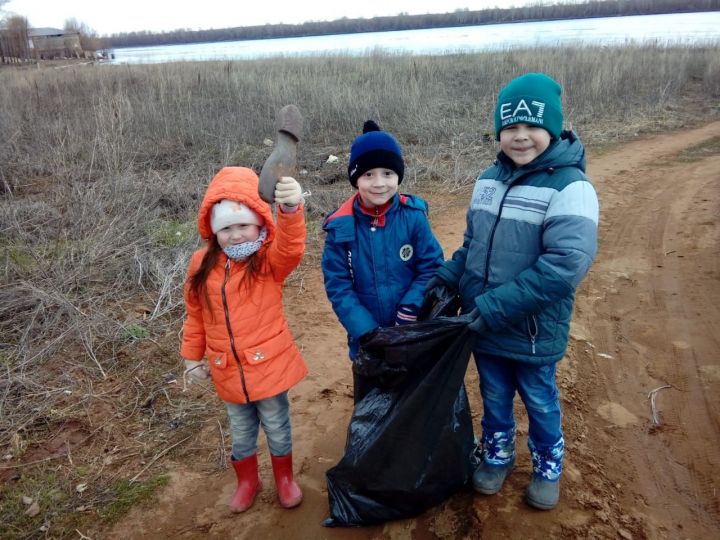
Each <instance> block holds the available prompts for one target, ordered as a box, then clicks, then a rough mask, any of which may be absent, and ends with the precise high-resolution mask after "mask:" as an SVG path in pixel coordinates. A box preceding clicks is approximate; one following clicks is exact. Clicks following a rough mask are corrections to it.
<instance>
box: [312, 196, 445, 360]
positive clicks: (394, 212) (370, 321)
mask: <svg viewBox="0 0 720 540" xmlns="http://www.w3.org/2000/svg"><path fill="white" fill-rule="evenodd" d="M427 210H428V208H427V203H426V202H425V201H424V200H422V199H420V198H419V197H415V196H413V195H398V194H396V195H395V196H394V198H393V202H392V204H391V206H390V208H389V209H388V210H387V212H386V213H385V225H384V226H383V227H374V226H372V219H373V218H372V217H371V216H368V215H366V214H363V213H362V212H361V211H360V208H359V206H358V202H357V195H355V196H353V197H351V198H350V199H349V200H347V201H346V202H345V203H344V204H343V205H342V206H340V208H338V209H337V210H336V211H335V212H333V213H332V214H330V215H329V216H328V217H327V218H326V219H325V222H324V223H323V230H324V231H325V232H327V237H326V238H325V248H324V250H323V256H322V269H323V276H324V279H325V291H326V292H327V295H328V298H329V299H330V303H331V304H332V307H333V309H334V310H335V314H336V315H337V316H338V319H340V323H341V324H342V325H343V326H344V327H345V330H346V331H347V333H348V346H349V349H350V359H352V360H354V359H355V357H356V356H357V351H358V345H359V344H358V339H359V338H360V336H362V335H364V334H366V333H368V332H370V331H372V330H374V329H376V328H378V327H380V326H392V325H394V324H395V314H396V313H397V309H398V307H400V306H410V307H412V308H414V309H419V308H420V306H421V305H422V301H423V295H424V291H425V287H426V285H427V282H428V281H429V280H430V278H431V277H432V276H433V275H434V274H435V271H436V270H437V269H438V268H439V267H440V265H442V263H443V252H442V248H441V247H440V244H439V243H438V241H437V239H436V238H435V236H434V235H433V233H432V231H431V229H430V223H429V222H428V219H427Z"/></svg>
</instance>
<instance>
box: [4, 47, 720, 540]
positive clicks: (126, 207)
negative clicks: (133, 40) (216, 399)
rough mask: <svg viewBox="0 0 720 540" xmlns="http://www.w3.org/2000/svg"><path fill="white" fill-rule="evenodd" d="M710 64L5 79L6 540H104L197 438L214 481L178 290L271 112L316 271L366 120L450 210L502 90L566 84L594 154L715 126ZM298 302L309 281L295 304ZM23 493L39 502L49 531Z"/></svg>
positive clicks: (417, 183)
mask: <svg viewBox="0 0 720 540" xmlns="http://www.w3.org/2000/svg"><path fill="white" fill-rule="evenodd" d="M719 49H720V47H718V46H716V47H710V48H702V49H701V48H678V47H673V48H664V47H660V46H643V47H637V46H627V47H622V48H593V47H587V48H578V49H562V50H547V49H545V50H509V51H505V52H500V53H488V54H473V55H452V56H442V57H405V56H387V55H381V54H372V55H368V56H365V57H359V58H347V57H338V56H327V57H319V58H301V59H278V60H262V61H242V62H230V63H228V62H225V63H217V62H211V63H187V64H167V65H153V66H76V67H71V68H68V69H63V70H53V69H42V70H36V71H32V70H12V69H3V70H0V141H2V142H0V186H1V187H0V245H1V246H2V256H1V257H0V272H2V286H1V287H0V313H1V317H0V338H1V339H0V369H1V370H2V377H0V418H2V423H1V424H0V456H5V459H4V460H3V461H2V462H1V463H0V503H1V504H0V506H2V508H3V510H2V512H0V523H3V525H2V526H0V536H2V537H3V538H5V537H9V538H11V537H26V536H29V535H30V536H31V535H33V534H35V533H37V531H38V530H39V527H41V526H45V525H47V526H48V527H52V531H53V532H52V535H53V536H55V537H62V536H71V535H73V534H75V533H74V532H73V530H74V529H75V528H77V529H79V530H81V531H83V532H86V533H87V531H88V530H89V529H87V527H91V528H92V527H95V530H97V527H99V526H100V525H98V524H103V523H109V522H111V521H112V518H109V517H107V516H109V515H115V514H114V513H112V512H110V503H111V502H113V501H118V500H123V501H125V500H128V499H127V498H123V497H124V495H121V493H125V494H127V492H128V490H129V491H130V492H131V494H138V495H137V497H138V498H139V497H140V496H141V495H142V496H144V494H145V492H144V491H142V490H137V492H136V491H133V490H130V489H129V488H128V485H129V484H127V482H128V481H129V480H130V479H132V478H134V477H135V476H137V475H138V474H140V476H139V478H137V481H139V482H149V483H148V484H147V485H148V486H150V487H152V486H154V485H157V484H158V482H159V480H157V474H158V472H157V471H159V470H161V469H162V465H161V464H162V462H163V460H164V459H167V458H172V457H173V456H174V455H176V454H177V453H183V452H187V451H188V448H189V447H192V448H193V449H194V450H197V445H198V444H200V443H198V442H196V441H199V440H210V441H212V442H211V443H205V444H206V446H207V447H204V448H203V450H204V455H207V456H209V457H208V462H207V466H208V467H210V468H216V469H219V468H221V467H223V466H224V463H225V462H224V458H225V454H224V452H225V443H226V441H227V438H226V435H225V433H224V429H223V427H222V425H221V424H219V423H218V416H217V412H216V411H215V407H214V404H213V403H211V402H210V401H208V400H207V399H206V397H207V396H208V395H209V393H206V391H205V390H202V389H197V388H196V389H194V390H191V391H190V392H184V393H183V392H182V391H181V386H182V385H181V384H178V382H177V380H176V376H177V374H178V372H179V371H178V368H179V361H178V360H179V359H178V357H177V354H176V351H177V346H178V331H179V329H180V325H181V319H182V316H183V309H182V297H181V285H182V280H183V277H184V273H185V265H186V262H187V260H188V257H189V255H190V253H191V252H192V250H193V249H195V248H196V247H197V246H198V239H197V235H196V233H195V228H194V227H195V225H194V223H195V213H196V210H197V207H198V203H199V200H200V198H201V197H202V194H203V191H204V187H205V185H206V184H207V182H208V181H209V179H210V178H211V177H212V175H213V174H214V173H215V172H216V171H217V169H219V168H220V167H221V166H223V165H231V164H242V165H246V166H251V167H254V168H255V169H256V170H259V168H260V166H261V165H262V163H263V161H264V159H265V158H266V157H267V155H268V154H269V152H270V149H269V148H268V147H266V146H264V145H263V144H262V141H263V139H265V138H266V137H268V136H270V137H272V135H273V120H274V113H275V111H276V110H277V109H278V108H279V107H280V106H282V105H284V104H287V103H296V104H298V105H299V106H300V108H301V110H302V111H303V113H304V115H305V118H306V137H305V140H304V141H303V144H302V146H301V149H300V153H299V160H300V166H301V168H302V169H303V170H304V173H303V174H302V175H301V176H300V181H301V183H302V184H303V185H304V187H305V188H306V189H310V190H311V191H312V193H313V195H312V197H310V199H309V200H308V209H309V211H310V212H309V213H310V220H309V229H310V231H311V235H310V239H311V245H310V251H311V253H310V256H309V257H308V258H307V259H306V262H305V264H318V261H317V257H316V256H314V255H313V251H315V252H316V251H317V247H318V246H319V244H320V242H321V234H320V232H319V226H318V223H319V219H320V216H322V215H323V214H324V213H326V212H327V211H329V210H330V209H332V208H334V207H336V206H337V205H338V204H339V202H340V201H341V200H343V199H344V198H345V197H347V196H348V195H349V194H350V188H349V184H348V183H347V181H346V172H345V167H346V163H347V152H348V147H349V143H350V142H351V141H352V139H353V138H354V137H355V136H357V135H358V133H359V131H360V129H361V126H362V122H363V121H364V120H365V119H367V118H374V119H376V120H377V121H378V122H379V123H380V125H381V126H383V127H385V128H386V129H388V130H389V131H391V132H393V133H395V134H396V135H397V137H398V138H399V140H400V141H401V143H402V145H403V147H404V151H405V154H406V160H407V164H408V169H407V173H406V181H405V182H404V183H403V187H404V188H405V189H406V190H408V191H414V192H420V193H422V192H423V191H425V192H427V191H430V190H433V189H442V190H444V191H450V190H453V189H459V188H462V187H463V186H467V185H468V183H470V182H472V181H473V180H474V178H475V175H476V174H477V173H478V171H479V170H480V169H481V168H482V167H483V166H484V165H485V164H487V162H488V161H489V159H490V158H491V157H492V155H493V154H494V152H495V146H494V142H493V140H492V139H493V136H492V132H493V127H492V111H493V107H494V101H495V97H496V95H497V92H498V90H499V88H500V87H501V86H502V84H504V83H505V82H507V81H508V80H509V79H510V78H512V77H514V76H516V75H519V74H521V73H523V72H527V71H544V72H547V73H549V74H551V75H553V76H554V77H555V78H557V79H558V80H559V81H560V82H561V83H562V84H563V86H564V88H565V91H566V99H565V106H566V124H567V125H569V126H571V127H573V128H574V129H575V130H576V131H578V132H579V133H580V134H581V136H582V137H583V139H584V140H585V142H586V143H587V144H588V145H589V146H590V147H591V148H599V147H601V146H602V145H606V144H612V143H617V142H621V141H623V140H626V139H628V138H630V137H634V136H636V135H637V134H639V133H642V132H645V131H657V130H664V129H668V128H678V127H682V126H683V125H687V124H688V123H690V122H694V121H701V120H708V119H712V118H717V117H718V112H719V111H718V109H717V103H718V99H717V98H718V95H720V64H719V63H718V60H717V59H718V58H720V54H719V52H720V50H719ZM703 97H704V98H705V99H702V98H703ZM688 103H692V105H693V108H692V109H691V108H689V107H688V106H687V104H688ZM330 154H334V155H337V156H339V157H340V160H339V162H338V163H334V164H326V163H325V160H326V158H327V156H328V155H330ZM301 283H302V269H301V270H300V271H299V272H298V273H297V274H296V275H295V277H294V279H293V280H292V281H291V283H290V286H291V287H298V286H301ZM198 432H199V433H200V434H201V435H197V433H198ZM191 435H192V436H193V437H192V438H191V439H189V442H188V441H185V439H186V438H187V437H190V436H191ZM182 441H185V442H182ZM181 442H182V443H181ZM193 445H194V446H193ZM163 451H166V453H164V454H161V452H163ZM153 460H154V461H153ZM48 463H51V464H52V465H53V472H52V474H44V473H43V471H44V470H46V469H44V468H43V467H45V465H47V464H48ZM148 465H149V467H148ZM146 467H147V469H146ZM78 484H87V486H88V488H87V489H86V490H83V491H82V492H81V493H80V492H78V491H77V490H76V489H75V488H76V486H77V485H78ZM143 485H144V484H143ZM133 489H134V488H133ZM47 493H50V494H51V495H52V494H55V495H52V497H51V496H50V495H47ZM22 495H26V496H28V497H31V498H35V499H37V500H40V502H41V504H40V507H41V512H40V514H39V515H38V516H37V517H33V518H32V519H31V518H28V516H26V515H25V514H24V513H23V512H22V508H21V507H19V506H18V503H17V501H18V500H19V498H20V497H21V496H22ZM130 500H135V499H133V497H130ZM78 507H82V508H83V510H80V511H79V510H77V508H78ZM113 508H115V507H113ZM120 508H124V507H123V506H122V505H121V506H120ZM118 512H120V510H118ZM33 531H34V532H33Z"/></svg>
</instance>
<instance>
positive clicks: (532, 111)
mask: <svg viewBox="0 0 720 540" xmlns="http://www.w3.org/2000/svg"><path fill="white" fill-rule="evenodd" d="M560 94H562V87H561V86H560V85H559V84H558V83H557V82H556V81H555V80H553V79H551V78H550V77H548V76H547V75H545V74H543V73H526V74H525V75H521V76H520V77H517V78H516V79H513V80H512V81H510V82H509V83H508V84H507V86H506V87H505V88H503V89H502V90H500V94H499V95H498V102H497V106H496V107H495V137H496V139H497V140H500V132H501V131H502V130H503V129H505V128H506V127H508V126H511V125H512V124H518V123H524V124H531V125H534V126H540V127H541V128H543V129H545V130H546V131H547V132H548V133H550V136H551V137H552V138H553V139H557V138H559V137H560V132H561V131H562V126H563V112H562V103H561V102H560Z"/></svg>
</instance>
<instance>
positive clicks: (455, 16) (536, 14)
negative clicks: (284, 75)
mask: <svg viewBox="0 0 720 540" xmlns="http://www.w3.org/2000/svg"><path fill="white" fill-rule="evenodd" d="M699 11H720V0H596V1H589V2H582V3H579V2H577V1H575V2H572V1H569V2H559V3H557V4H554V5H542V4H536V5H530V6H525V7H518V8H507V9H500V8H493V9H484V10H480V11H470V10H468V9H464V10H457V11H455V12H453V13H439V14H426V15H407V14H399V15H396V16H392V17H373V18H371V19H348V18H342V19H337V20H334V21H312V22H306V23H302V24H266V25H261V26H240V27H235V28H219V29H210V30H174V31H172V32H159V33H155V32H149V31H142V32H124V33H119V34H112V35H110V36H106V37H105V41H106V43H107V46H108V47H137V46H147V45H174V44H180V43H201V42H215V41H239V40H252V39H271V38H288V37H304V36H322V35H331V34H356V33H361V32H388V31H392V30H418V29H422V28H444V27H453V26H473V25H482V24H496V23H508V22H520V21H540V20H559V19H581V18H591V17H616V16H627V15H654V14H660V13H682V12H699Z"/></svg>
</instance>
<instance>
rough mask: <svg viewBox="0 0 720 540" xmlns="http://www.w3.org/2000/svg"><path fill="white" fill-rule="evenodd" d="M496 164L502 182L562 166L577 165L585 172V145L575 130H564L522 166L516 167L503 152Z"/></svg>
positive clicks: (498, 176) (498, 156) (498, 177)
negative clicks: (545, 148) (540, 152)
mask: <svg viewBox="0 0 720 540" xmlns="http://www.w3.org/2000/svg"><path fill="white" fill-rule="evenodd" d="M496 165H497V166H498V167H499V169H500V171H498V173H499V174H498V175H497V179H498V180H500V181H501V182H507V181H509V180H514V179H515V178H517V177H518V176H520V175H524V174H526V173H528V172H535V171H540V170H545V169H558V168H560V167H577V168H578V169H580V170H581V171H583V172H585V147H584V146H583V144H582V142H581V141H580V138H579V137H578V136H577V134H576V133H575V132H573V131H567V130H566V131H563V132H562V133H560V138H559V139H558V140H557V141H554V142H553V143H551V144H550V146H549V147H548V148H547V150H545V152H543V153H542V154H541V155H539V156H538V157H537V158H535V159H534V160H533V161H532V162H530V163H528V164H527V165H524V166H522V167H516V166H515V164H514V163H513V161H512V160H511V159H510V158H509V157H507V156H506V155H505V154H504V153H503V152H499V153H498V155H497V161H496Z"/></svg>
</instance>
